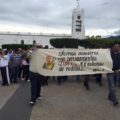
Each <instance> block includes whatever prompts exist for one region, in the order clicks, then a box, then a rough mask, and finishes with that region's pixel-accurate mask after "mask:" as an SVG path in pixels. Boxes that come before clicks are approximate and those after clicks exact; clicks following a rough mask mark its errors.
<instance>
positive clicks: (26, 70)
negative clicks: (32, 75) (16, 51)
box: [21, 53, 29, 82]
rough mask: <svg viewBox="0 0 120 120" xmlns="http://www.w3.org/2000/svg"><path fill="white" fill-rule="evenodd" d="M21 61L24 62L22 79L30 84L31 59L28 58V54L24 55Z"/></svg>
mask: <svg viewBox="0 0 120 120" xmlns="http://www.w3.org/2000/svg"><path fill="white" fill-rule="evenodd" d="M21 61H22V63H21V64H22V69H23V75H22V78H23V79H24V80H25V81H28V82H29V57H28V56H27V53H26V54H23V55H22V60H21Z"/></svg>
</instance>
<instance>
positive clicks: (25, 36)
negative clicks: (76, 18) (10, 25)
mask: <svg viewBox="0 0 120 120" xmlns="http://www.w3.org/2000/svg"><path fill="white" fill-rule="evenodd" d="M70 37H71V35H66V34H60V35H59V34H41V33H40V34H33V33H20V32H19V33H13V32H7V33H4V32H1V33H0V46H1V45H2V44H21V41H24V44H33V41H36V43H37V44H41V45H43V46H44V45H48V46H49V47H51V45H50V43H49V40H50V39H52V38H70Z"/></svg>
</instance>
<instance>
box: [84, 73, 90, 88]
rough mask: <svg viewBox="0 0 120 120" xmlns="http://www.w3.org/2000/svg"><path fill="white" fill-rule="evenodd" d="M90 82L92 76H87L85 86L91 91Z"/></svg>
mask: <svg viewBox="0 0 120 120" xmlns="http://www.w3.org/2000/svg"><path fill="white" fill-rule="evenodd" d="M89 81H90V75H85V80H84V86H85V88H86V89H87V90H89V89H90V86H89Z"/></svg>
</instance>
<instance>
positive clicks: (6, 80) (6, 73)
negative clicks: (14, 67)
mask: <svg viewBox="0 0 120 120" xmlns="http://www.w3.org/2000/svg"><path fill="white" fill-rule="evenodd" d="M0 69H1V76H2V85H9V84H10V78H9V70H8V67H7V66H6V67H1V68H0Z"/></svg>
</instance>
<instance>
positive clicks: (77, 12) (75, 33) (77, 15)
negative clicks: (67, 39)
mask: <svg viewBox="0 0 120 120" xmlns="http://www.w3.org/2000/svg"><path fill="white" fill-rule="evenodd" d="M72 38H77V39H85V27H84V10H83V9H80V5H79V0H77V7H76V8H75V9H74V10H73V12H72Z"/></svg>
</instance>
